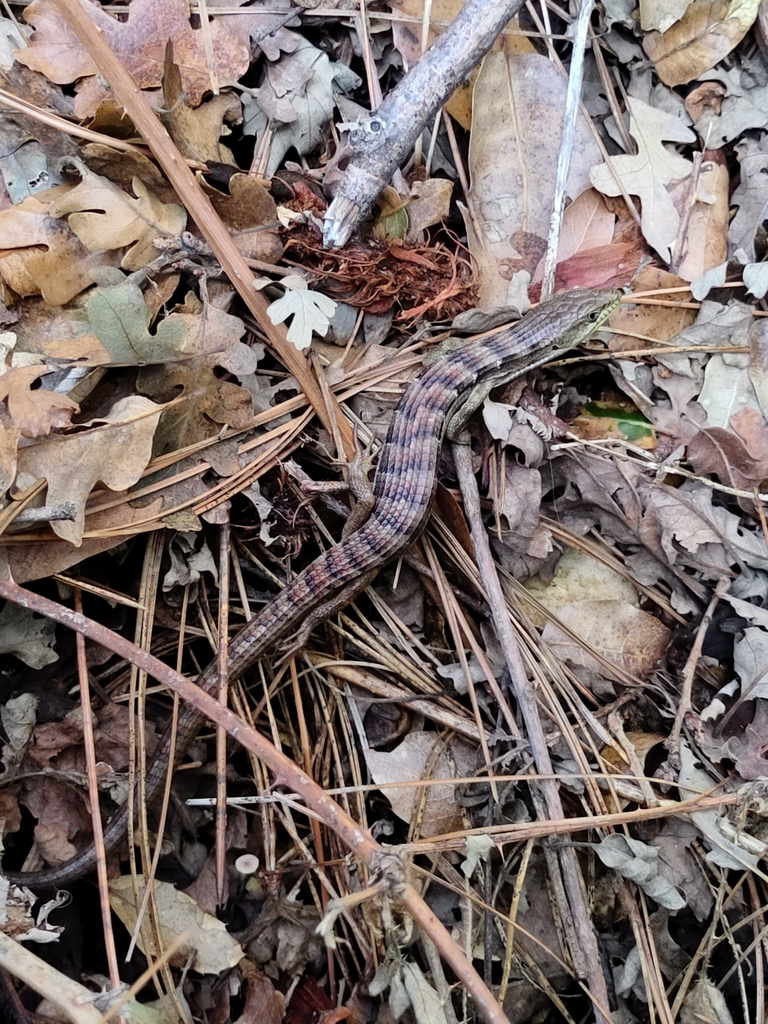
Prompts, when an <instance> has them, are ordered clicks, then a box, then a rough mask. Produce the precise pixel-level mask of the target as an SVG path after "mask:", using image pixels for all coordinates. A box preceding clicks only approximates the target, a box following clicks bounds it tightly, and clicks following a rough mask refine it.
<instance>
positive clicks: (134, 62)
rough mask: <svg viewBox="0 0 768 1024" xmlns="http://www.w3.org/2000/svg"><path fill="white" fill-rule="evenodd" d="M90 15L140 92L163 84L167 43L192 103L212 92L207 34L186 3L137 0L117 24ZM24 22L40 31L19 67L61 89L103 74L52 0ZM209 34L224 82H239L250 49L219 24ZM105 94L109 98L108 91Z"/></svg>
mask: <svg viewBox="0 0 768 1024" xmlns="http://www.w3.org/2000/svg"><path fill="white" fill-rule="evenodd" d="M88 13H89V15H90V17H91V19H92V21H93V23H94V31H100V32H102V33H103V35H104V38H105V39H106V41H107V43H108V44H109V46H110V47H111V48H112V50H113V51H114V52H115V54H116V56H117V58H118V60H119V61H120V63H121V64H122V65H123V67H124V68H126V69H127V70H128V71H129V72H130V73H131V75H132V76H133V79H134V81H135V82H136V85H137V86H138V87H139V88H140V89H152V88H157V87H158V86H159V85H160V82H161V80H162V74H163V63H164V59H165V45H166V43H167V42H168V41H169V40H170V41H171V42H173V55H174V60H175V61H176V63H177V64H178V65H179V69H180V71H181V81H182V85H183V88H184V93H185V95H186V98H187V102H188V103H190V104H191V105H192V106H197V104H198V103H200V102H201V101H202V98H203V95H204V94H205V93H206V92H208V91H210V89H211V80H210V75H209V73H208V58H207V56H206V53H205V45H204V43H203V37H202V32H201V31H200V30H199V29H193V28H192V26H191V25H190V23H189V7H188V5H187V4H186V3H185V2H184V0H133V2H132V3H131V5H130V8H129V11H128V17H127V19H126V20H125V21H117V19H116V18H113V17H110V15H108V14H106V13H105V12H104V11H103V10H102V9H101V8H100V7H97V6H96V5H90V4H88ZM24 18H25V20H26V21H27V23H28V24H30V25H32V26H33V27H34V30H35V31H34V32H33V33H32V38H31V41H30V45H29V46H28V47H27V48H26V49H25V50H17V51H16V53H15V57H16V59H17V60H18V61H19V62H20V63H22V64H26V66H27V67H30V68H33V69H34V70H35V71H40V72H42V73H43V74H44V75H45V76H46V77H47V78H49V79H50V80H51V81H52V82H57V83H58V84H59V85H69V84H70V83H71V82H74V81H76V80H77V79H78V78H84V77H86V76H88V75H96V74H98V68H97V67H96V65H95V64H94V62H93V60H92V59H91V57H90V55H89V54H88V52H87V51H86V49H85V48H84V47H83V45H82V44H81V42H80V40H79V39H78V37H77V35H76V34H75V33H74V32H73V30H72V29H71V28H70V27H69V25H68V24H67V22H66V21H65V20H64V19H63V18H62V16H61V13H60V11H59V9H58V7H57V6H56V5H55V3H53V0H33V2H32V3H31V4H30V5H29V7H28V8H27V9H26V11H25V12H24ZM209 30H210V36H211V42H212V44H213V45H212V48H211V52H212V53H213V60H214V62H215V67H216V71H217V74H218V77H219V79H220V80H221V81H230V82H236V81H237V80H238V79H239V78H240V77H241V76H242V75H243V74H244V73H245V71H246V70H247V69H248V65H249V63H250V52H249V49H248V47H246V46H245V45H244V44H243V43H242V42H241V41H240V40H239V39H237V38H236V37H235V36H234V35H233V34H232V33H231V32H230V31H229V29H228V28H227V27H226V25H223V24H221V23H220V22H218V21H213V22H211V24H210V25H209ZM102 92H104V94H105V95H107V93H106V90H102Z"/></svg>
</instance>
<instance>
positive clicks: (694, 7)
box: [643, 0, 759, 85]
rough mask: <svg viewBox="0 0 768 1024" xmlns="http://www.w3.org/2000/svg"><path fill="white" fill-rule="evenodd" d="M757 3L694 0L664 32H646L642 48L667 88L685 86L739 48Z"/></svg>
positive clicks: (754, 14) (751, 1)
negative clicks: (668, 86) (735, 48)
mask: <svg viewBox="0 0 768 1024" xmlns="http://www.w3.org/2000/svg"><path fill="white" fill-rule="evenodd" d="M758 6H759V2H758V0H693V3H692V4H691V5H690V7H689V8H688V9H687V11H686V12H685V14H684V15H683V17H682V18H681V19H680V20H679V21H677V22H675V24H674V25H673V26H672V27H671V28H668V29H667V31H666V32H664V33H659V32H648V33H647V34H646V35H645V37H644V39H643V49H644V50H645V52H646V53H647V54H648V56H649V57H650V58H651V60H652V61H653V62H654V64H655V65H656V72H657V74H658V76H659V78H660V79H661V80H662V82H664V83H665V84H666V85H685V84H686V83H687V82H692V81H693V79H694V78H698V77H699V75H701V74H703V72H705V71H709V69H710V68H713V67H714V66H715V64H718V63H719V62H720V61H721V60H722V59H723V58H724V57H726V56H727V55H728V54H729V53H730V52H731V50H732V49H733V48H734V47H735V46H738V44H739V43H740V42H741V40H742V39H743V38H744V36H745V35H746V34H747V32H748V30H749V28H750V27H751V25H752V24H753V22H754V20H755V18H756V17H757V9H758Z"/></svg>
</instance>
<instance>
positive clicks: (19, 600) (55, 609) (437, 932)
mask: <svg viewBox="0 0 768 1024" xmlns="http://www.w3.org/2000/svg"><path fill="white" fill-rule="evenodd" d="M0 597H3V598H5V599H6V600H8V601H13V602H14V603H15V604H18V605H20V606H21V607H22V608H28V609H30V610H31V611H34V612H38V613H39V614H40V615H45V616H46V617H47V618H50V619H53V620H54V622H59V623H61V624H62V625H64V626H67V627H68V628H69V629H74V630H76V631H77V632H78V633H82V634H83V636H85V637H88V638H89V639H92V640H94V641H96V643H99V644H101V646H102V647H106V648H107V650H109V651H112V652H113V653H115V654H117V655H118V656H119V657H121V658H125V659H126V661H129V662H131V664H134V665H136V666H137V667H138V668H140V669H142V670H143V671H144V672H147V673H148V674H149V675H151V676H153V678H155V679H156V680H157V681H158V682H159V683H160V684H161V685H162V686H167V687H168V689H169V690H173V691H174V692H175V693H178V694H179V696H180V697H181V698H182V699H183V700H188V701H190V702H191V703H192V704H193V705H194V706H195V708H197V710H198V711H200V712H201V714H203V715H205V716H206V718H208V719H210V720H211V721H212V722H214V723H215V724H216V725H221V726H223V727H224V728H225V729H226V730H227V732H228V733H229V734H230V736H232V737H233V739H236V740H237V741H238V743H241V744H242V745H243V746H244V747H245V748H246V750H250V751H251V753H253V754H255V755H256V757H258V758H260V760H262V761H263V762H264V764H265V765H266V766H267V767H268V768H269V770H270V771H271V772H272V773H273V774H274V776H275V778H274V782H273V785H274V786H276V787H278V786H285V787H287V788H288V790H290V791H292V792H295V793H297V794H298V795H299V797H300V798H301V799H302V800H303V801H304V803H305V804H306V805H307V807H308V808H309V809H310V810H311V811H313V812H314V813H315V814H317V815H319V817H320V818H321V819H322V820H323V821H324V822H325V824H326V825H327V827H328V828H330V829H332V830H333V831H334V832H335V833H336V835H337V836H338V837H339V838H340V839H341V841H342V842H343V843H345V844H346V846H347V847H349V849H350V850H351V851H352V852H353V853H354V854H356V855H357V856H358V857H360V859H361V860H362V861H364V862H365V863H366V864H367V865H368V867H369V868H370V869H371V870H372V871H373V872H374V874H378V872H379V868H380V866H381V865H382V863H383V862H384V863H391V859H392V854H391V853H390V852H388V851H386V850H384V849H383V847H381V846H379V844H378V843H377V842H376V841H375V840H374V839H372V838H371V836H370V834H369V833H368V832H366V831H363V829H361V827H360V826H359V825H358V823H357V822H356V821H354V819H353V818H351V817H350V816H349V815H348V814H347V813H346V812H345V811H344V810H343V808H342V807H340V806H339V805H338V804H337V803H336V802H335V801H334V800H331V799H329V797H327V796H326V794H325V793H324V792H323V790H322V789H321V788H320V786H318V785H317V783H316V782H314V781H313V780H312V779H311V778H309V777H308V776H307V774H306V773H305V772H303V771H302V770H301V769H300V768H299V767H298V765H296V764H295V763H294V762H293V761H291V759H290V758H289V757H287V756H286V755H285V754H283V753H282V751H280V750H278V749H277V748H276V747H275V746H273V744H271V743H270V742H269V741H268V740H267V739H266V738H265V737H264V736H262V735H261V733H259V732H257V731H256V730H255V729H252V728H251V727H250V726H249V725H248V723H247V722H245V721H244V720H243V719H242V718H240V717H238V716H237V715H236V714H235V713H234V712H233V711H230V710H229V708H225V707H222V705H221V704H219V702H218V701H217V700H216V699H215V698H214V697H212V696H211V695H210V694H209V693H206V692H205V691H204V690H201V689H200V687H199V686H196V685H195V683H193V682H192V681H191V680H189V679H186V678H185V677H184V676H180V675H179V674H178V673H177V672H174V671H173V669H171V668H169V667H168V666H167V665H165V664H163V662H162V661H159V660H158V659H157V658H155V657H153V656H152V655H151V654H148V653H147V652H146V651H142V650H140V649H139V648H137V647H136V646H135V645H134V644H132V643H130V642H129V641H128V640H126V639H125V637H122V636H119V634H117V633H113V632H112V630H111V629H107V628H106V627H105V626H102V625H101V624H100V623H98V622H94V620H93V619H88V618H86V617H85V616H84V615H79V614H78V613H77V612H74V611H72V610H71V609H70V608H66V607H64V605H61V604H58V603H57V602H56V601H50V600H48V598H44V597H41V596H40V595H39V594H33V593H32V592H31V591H29V590H25V589H24V588H23V587H20V586H18V585H17V584H16V583H12V582H11V581H10V580H0ZM393 887H394V889H393V895H395V896H396V897H397V899H399V900H400V902H401V903H402V904H403V906H404V907H405V909H406V910H407V911H408V913H409V914H410V915H411V917H412V918H413V920H414V922H415V923H416V925H417V926H418V927H419V928H421V929H422V930H423V931H425V932H426V933H427V934H428V935H429V937H430V938H431V939H432V941H433V942H434V943H435V945H436V946H437V948H438V949H439V950H440V954H441V956H442V957H443V959H444V960H445V961H446V963H448V965H449V966H450V967H451V969H452V970H453V971H454V972H455V974H456V975H457V977H458V978H459V980H460V981H461V983H462V984H463V985H464V986H465V987H466V989H467V991H468V992H469V994H470V995H471V996H472V998H473V999H474V1000H475V1002H476V1003H477V1005H478V1008H479V1009H480V1012H481V1013H482V1014H483V1016H484V1017H485V1019H486V1020H487V1021H488V1022H489V1024H509V1021H508V1019H507V1017H506V1015H505V1014H504V1013H503V1012H502V1010H501V1008H500V1007H499V1004H498V1003H497V1002H496V1000H495V999H494V998H493V995H492V994H491V992H490V991H489V990H488V988H487V987H486V986H485V984H484V982H483V980H482V978H481V977H480V976H479V974H478V973H477V971H476V970H475V969H474V967H473V966H472V965H471V964H470V963H469V961H468V960H467V958H466V957H465V956H464V954H463V953H462V952H461V950H460V949H459V947H458V946H457V945H456V943H455V942H454V941H453V939H452V938H451V936H450V934H449V933H448V931H447V929H446V928H445V926H444V925H443V924H442V922H441V921H439V920H438V918H437V917H435V915H434V913H433V912H432V911H431V910H430V908H429V907H428V906H427V905H426V903H425V902H424V901H423V900H422V898H421V897H420V896H419V894H418V893H417V892H416V890H415V889H414V888H413V886H412V885H410V883H408V882H407V881H406V880H405V871H404V870H403V875H402V877H401V878H400V879H399V880H397V881H394V882H393Z"/></svg>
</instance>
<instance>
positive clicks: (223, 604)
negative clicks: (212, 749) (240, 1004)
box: [216, 513, 230, 907]
mask: <svg viewBox="0 0 768 1024" xmlns="http://www.w3.org/2000/svg"><path fill="white" fill-rule="evenodd" d="M229 555H230V532H229V514H228V513H225V521H224V522H223V523H222V524H221V532H220V534H219V650H218V662H219V690H218V698H219V703H220V704H223V705H224V706H225V707H226V706H227V704H228V702H229V701H228V697H229V657H228V651H227V645H228V643H229ZM226 889H227V734H226V731H225V730H224V729H221V728H219V729H217V730H216V901H217V903H218V905H219V906H220V907H223V906H224V905H225V904H226V902H227V891H226Z"/></svg>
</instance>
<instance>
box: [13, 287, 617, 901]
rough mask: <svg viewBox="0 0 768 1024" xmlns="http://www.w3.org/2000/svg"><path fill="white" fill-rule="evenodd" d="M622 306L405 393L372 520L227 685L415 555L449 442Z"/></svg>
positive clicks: (600, 294)
mask: <svg viewBox="0 0 768 1024" xmlns="http://www.w3.org/2000/svg"><path fill="white" fill-rule="evenodd" d="M621 297H622V296H621V292H619V291H617V290H615V289H610V288H605V289H593V290H590V289H581V290H579V289H576V290H574V291H570V292H564V293H562V294H560V295H556V296H555V297H554V298H553V299H551V300H550V301H549V302H545V303H542V304H540V305H539V306H538V307H536V308H535V309H534V310H533V311H531V312H530V313H528V314H527V315H526V316H524V317H523V318H522V319H521V320H519V321H517V322H515V323H514V324H512V325H511V326H510V327H508V328H506V329H505V330H504V331H502V332H500V333H498V334H496V335H493V336H491V337H489V338H487V339H485V340H483V341H479V342H476V343H468V344H466V345H464V346H463V347H461V348H459V349H457V350H455V351H454V352H452V353H451V354H450V355H445V356H444V357H442V358H440V359H438V360H437V361H436V362H434V363H433V364H432V365H431V366H428V367H427V368H426V369H424V370H423V371H422V372H421V373H420V375H419V376H417V377H416V378H415V380H414V381H412V383H411V384H410V385H409V386H408V387H407V389H406V390H405V392H404V394H403V396H402V398H401V399H400V401H399V403H398V405H397V407H396V409H395V412H394V414H393V416H392V420H391V423H390V427H389V430H388V432H387V436H386V439H385V441H384V444H383V446H382V448H381V451H380V453H379V459H378V464H377V467H376V474H375V477H374V482H373V498H374V504H373V509H372V511H371V513H370V515H369V517H368V519H367V520H366V521H365V522H364V523H363V524H362V525H361V526H359V528H358V529H357V530H356V531H355V532H354V533H351V534H350V535H349V536H346V537H344V538H343V539H342V540H341V541H340V542H339V543H338V544H336V545H335V546H333V547H331V548H329V549H328V550H327V551H326V552H325V553H324V554H321V555H320V556H319V557H318V558H316V559H315V560H314V561H313V562H312V563H310V565H309V566H307V568H306V569H304V570H303V571H302V572H301V573H299V574H298V575H297V576H296V577H295V578H294V579H293V580H292V581H291V582H290V583H288V584H287V585H286V586H285V587H284V588H283V589H282V590H281V591H280V592H279V593H278V594H277V595H276V596H275V597H273V598H272V599H271V600H270V601H269V603H268V604H266V605H265V606H264V608H263V609H262V610H261V612H259V614H258V615H257V616H255V617H254V618H253V619H251V621H250V622H248V623H247V624H246V625H245V626H243V628H242V629H240V631H239V632H238V633H236V634H235V636H234V637H233V638H232V639H231V640H230V641H229V644H228V648H227V656H228V663H229V679H230V681H234V680H235V679H237V678H238V677H239V676H240V675H242V673H243V672H245V671H246V669H248V668H249V666H251V665H252V664H253V663H254V662H256V661H257V660H258V659H259V658H260V657H262V655H264V654H265V653H266V652H268V651H270V650H274V649H275V647H276V646H277V645H278V644H279V643H280V642H281V641H283V640H285V638H286V637H287V636H293V642H292V644H291V646H290V650H289V651H287V652H284V653H283V660H285V659H286V658H287V657H290V656H291V655H292V654H294V653H296V651H298V650H299V649H300V648H301V647H303V646H304V644H305V643H306V641H307V640H308V638H309V635H310V633H311V632H312V630H313V629H314V628H315V627H316V626H317V625H319V624H320V623H322V622H324V621H325V620H326V619H328V618H330V617H331V616H332V615H333V614H334V613H336V612H338V611H340V610H341V609H343V608H344V607H345V606H346V605H347V604H349V603H350V601H352V599H353V598H354V597H355V596H356V595H357V594H359V593H360V592H361V591H362V590H364V589H365V588H366V587H367V586H368V584H369V583H370V582H371V580H372V579H373V578H374V577H375V575H376V574H377V572H378V571H379V569H381V568H382V567H383V566H385V565H387V564H388V563H389V562H391V561H393V560H394V559H395V558H396V557H397V556H398V555H400V554H401V553H402V552H404V551H405V550H406V549H407V548H408V547H410V546H411V544H412V543H413V542H414V541H415V540H416V538H417V537H418V536H419V534H420V533H421V532H422V530H423V529H424V527H425V526H426V523H427V520H428V518H429V515H430V511H431V507H432V502H433V499H434V496H435V491H436V489H437V462H438V456H439V452H440V447H441V445H442V442H443V439H444V438H445V437H446V436H447V437H449V438H451V439H455V438H457V437H458V435H459V434H460V433H461V431H462V430H463V428H464V427H465V425H466V423H467V421H468V420H469V418H470V416H471V415H472V414H473V413H474V412H475V411H476V410H477V409H478V408H479V407H480V406H481V405H482V403H483V401H484V400H485V398H486V397H487V396H488V394H489V393H490V391H491V390H492V389H493V388H494V387H496V386H498V385H500V384H505V383H508V382H509V381H511V380H514V379H515V378H517V377H520V376H522V375H523V374H524V373H526V372H528V371H529V370H531V369H534V368H535V367H538V366H541V365H542V364H543V363H545V362H547V361H548V360H550V359H551V358H552V357H553V356H554V355H556V354H558V353H560V352H564V351H566V350H567V349H569V348H573V347H574V346H575V345H578V344H580V343H581V342H582V341H584V340H585V339H586V338H587V337H589V335H590V334H591V333H592V332H593V331H594V330H596V329H597V328H598V327H599V326H600V325H601V324H603V323H604V322H605V321H606V320H607V318H608V317H609V316H610V314H611V313H612V312H613V310H614V309H616V307H617V306H618V305H619V303H620V301H621ZM197 684H198V686H200V687H201V688H202V689H204V690H205V691H206V692H208V693H215V692H216V689H217V686H218V661H217V659H216V658H214V659H213V661H212V662H211V663H210V664H209V665H208V666H207V668H205V669H204V670H203V672H202V673H201V674H200V676H199V677H198V679H197ZM201 724H202V716H201V715H200V714H199V712H198V711H197V710H196V709H195V708H194V707H192V706H191V705H187V706H185V707H184V708H182V710H181V712H180V715H179V721H178V729H177V735H176V745H175V749H174V750H173V751H171V749H170V746H171V738H170V730H169V732H168V733H166V735H165V736H164V737H163V738H162V740H161V741H160V743H159V745H158V749H157V750H156V752H155V754H154V756H153V758H152V760H151V761H150V763H149V765H148V767H147V773H146V780H145V793H146V799H147V801H148V802H149V801H151V800H153V799H154V797H155V796H157V795H158V793H159V792H160V791H161V789H162V788H163V785H164V781H165V777H166V772H167V765H168V761H169V760H170V759H171V758H173V760H174V762H175V763H178V762H179V761H180V760H181V758H182V757H183V755H184V753H185V751H186V749H187V747H188V746H189V744H190V743H191V742H192V739H193V738H194V736H195V735H196V733H197V731H198V730H199V728H200V725H201ZM126 803H127V802H126ZM127 827H128V809H127V806H126V805H123V806H122V807H121V808H120V809H119V810H118V811H117V812H116V813H115V814H114V815H113V817H112V819H111V821H110V822H109V823H108V824H107V825H106V826H105V828H104V847H105V850H106V852H107V853H111V852H112V851H113V850H115V849H117V847H119V845H120V844H121V842H122V841H123V838H124V836H125V834H126V832H127ZM95 864H96V851H95V848H94V847H93V846H91V847H89V848H86V849H85V850H83V851H82V852H81V853H79V854H77V855H76V856H75V857H74V858H72V859H71V860H69V861H67V862H66V863H64V864H61V865H59V866H54V867H51V868H46V869H43V870H41V871H32V872H19V871H5V872H4V875H5V877H6V878H7V880H8V881H9V882H11V883H15V884H18V885H26V886H28V887H30V888H32V889H42V890H50V889H53V888H60V887H62V886H64V885H68V884H71V883H72V882H73V881H75V880H77V879H78V878H80V877H82V876H83V875H85V874H87V873H88V872H89V871H91V870H92V869H93V868H94V867H95Z"/></svg>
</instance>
